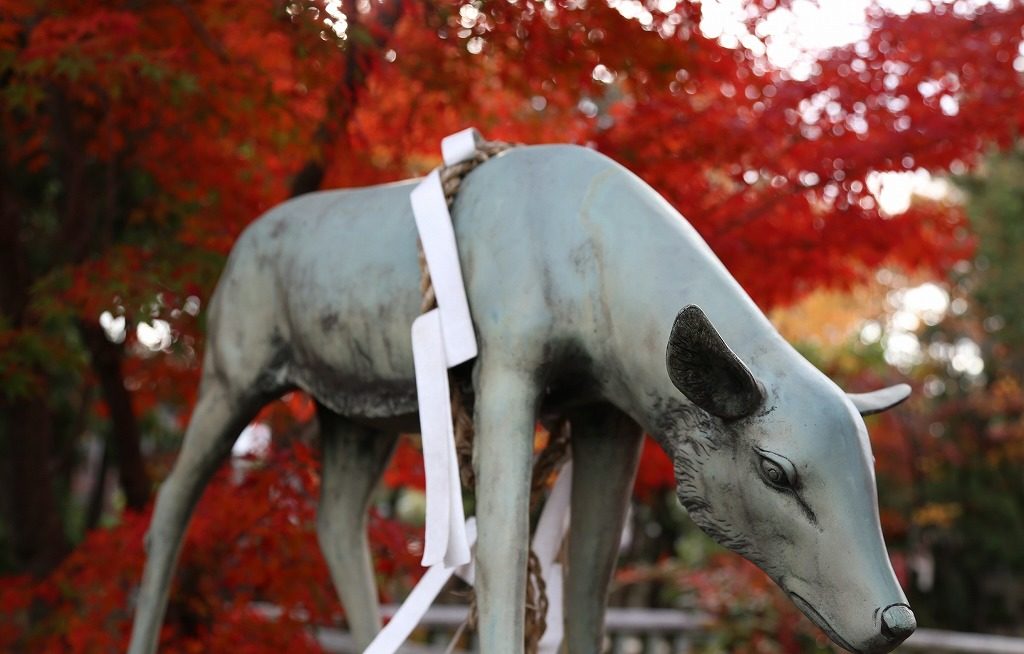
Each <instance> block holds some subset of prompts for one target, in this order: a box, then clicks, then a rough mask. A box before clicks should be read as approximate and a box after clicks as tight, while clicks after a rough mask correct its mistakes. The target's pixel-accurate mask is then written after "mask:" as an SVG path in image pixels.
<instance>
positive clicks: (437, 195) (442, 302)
mask: <svg viewBox="0 0 1024 654" xmlns="http://www.w3.org/2000/svg"><path fill="white" fill-rule="evenodd" d="M480 141H481V137H480V134H479V132H477V131H476V130H475V129H472V128H470V129H466V130H463V131H461V132H458V133H456V134H452V135H451V136H448V137H446V138H445V139H444V140H443V141H442V142H441V151H442V154H443V157H444V162H445V164H446V165H452V164H456V163H459V162H461V161H464V160H466V159H469V158H470V157H472V156H473V155H474V154H475V152H476V149H477V146H478V144H479V142H480ZM410 201H411V203H412V211H413V217H414V218H415V222H416V229H417V231H418V232H419V236H420V242H421V243H422V245H423V253H424V256H425V257H426V259H427V267H428V268H429V270H430V279H431V283H432V285H433V287H434V293H435V295H436V297H437V305H438V308H437V309H434V310H432V311H429V312H427V313H425V314H423V315H421V316H419V317H418V318H417V319H416V320H415V321H414V322H413V325H412V349H413V360H414V364H415V367H416V394H417V398H418V404H419V414H420V433H421V435H422V438H423V462H424V469H425V472H426V487H427V488H426V495H427V498H426V500H427V507H426V530H425V536H424V546H423V559H422V561H421V563H422V565H424V566H429V568H430V569H429V570H428V571H427V572H426V574H424V576H423V578H422V579H421V580H420V582H419V583H418V584H417V585H416V588H414V589H413V592H412V593H410V595H409V597H408V598H407V599H406V601H405V602H404V603H403V604H402V606H401V608H399V610H398V612H397V613H396V614H395V616H394V617H393V618H392V619H391V621H390V622H389V623H388V625H387V626H386V627H385V628H384V629H383V630H382V631H381V633H380V634H379V635H378V636H377V638H375V639H374V641H373V643H372V644H371V645H370V647H369V648H368V649H367V650H366V651H365V654H393V653H394V652H395V651H397V649H398V648H399V647H400V646H401V644H402V643H403V642H405V640H406V639H407V638H408V637H409V634H410V633H412V630H413V629H414V628H415V627H416V625H417V624H419V621H420V620H421V619H422V617H423V614H424V613H425V612H426V610H427V609H428V608H429V607H430V605H431V604H432V603H433V601H434V599H435V598H436V597H437V595H438V593H439V592H440V591H441V588H442V587H443V586H444V585H445V583H447V581H448V579H450V578H451V576H452V574H458V575H459V576H460V577H462V578H463V579H465V580H466V581H467V583H469V584H472V583H473V579H474V576H475V574H474V573H475V569H474V565H473V562H472V555H471V551H470V548H471V545H472V543H473V542H475V539H476V533H475V525H474V523H473V522H472V519H470V520H469V521H465V520H464V513H463V508H462V487H461V484H460V481H459V465H458V459H457V457H456V453H455V434H454V429H453V427H452V415H451V400H450V389H449V387H448V368H450V367H452V366H456V365H458V364H460V363H463V362H465V361H468V360H470V359H472V358H473V357H475V356H476V355H477V343H476V334H475V332H474V330H473V321H472V317H471V315H470V312H469V302H468V300H467V299H466V289H465V284H464V282H463V278H462V269H461V267H460V265H459V253H458V248H457V245H456V242H455V230H454V228H453V227H452V220H451V215H450V214H449V212H448V205H447V203H446V201H445V198H444V189H443V188H442V186H441V176H440V173H439V172H438V171H437V170H435V171H433V172H432V173H430V174H429V175H428V176H427V177H426V178H425V179H424V180H423V181H422V182H420V184H418V185H417V186H416V188H415V189H413V191H412V193H411V196H410ZM570 478H571V474H570V472H569V470H566V471H564V472H563V474H562V475H561V476H560V478H559V481H558V483H557V484H556V486H555V489H554V490H553V491H552V494H551V497H550V498H549V499H548V504H547V505H546V506H545V507H544V512H543V513H542V515H541V521H540V523H538V527H537V533H536V534H535V535H534V550H535V551H536V552H537V555H538V557H539V558H540V559H541V574H542V575H543V576H544V579H545V582H546V584H547V589H548V591H547V592H548V615H547V623H548V629H547V631H546V633H545V637H544V639H543V640H542V641H541V642H542V644H545V645H544V647H542V649H541V651H542V652H544V653H549V652H550V653H553V652H555V651H556V650H557V648H558V646H559V644H560V643H561V641H562V571H561V566H560V565H559V564H557V563H555V559H556V558H557V555H558V549H559V548H560V547H561V543H562V540H563V539H564V536H565V529H566V524H567V520H568V511H569V499H570V498H569V496H570V492H569V488H570V481H569V480H570ZM538 548H540V549H538Z"/></svg>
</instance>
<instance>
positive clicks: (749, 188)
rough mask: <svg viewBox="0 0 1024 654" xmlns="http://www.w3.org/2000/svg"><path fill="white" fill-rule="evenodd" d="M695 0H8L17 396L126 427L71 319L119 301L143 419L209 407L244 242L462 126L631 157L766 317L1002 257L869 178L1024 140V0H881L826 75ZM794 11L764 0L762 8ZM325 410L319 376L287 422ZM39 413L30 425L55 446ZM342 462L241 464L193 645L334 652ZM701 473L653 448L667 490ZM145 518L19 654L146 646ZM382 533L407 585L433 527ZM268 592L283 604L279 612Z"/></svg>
mask: <svg viewBox="0 0 1024 654" xmlns="http://www.w3.org/2000/svg"><path fill="white" fill-rule="evenodd" d="M663 4H664V3H646V4H643V5H641V4H640V3H609V2H591V3H579V2H556V3H538V2H532V1H526V2H524V1H519V2H506V3H501V2H498V3H484V4H479V3H478V4H464V3H462V2H457V3H456V2H448V1H446V0H430V1H428V2H411V1H409V0H385V1H384V2H378V3H352V2H345V3H342V4H339V3H335V2H328V1H326V0H287V1H285V0H275V1H274V2H271V3H267V4H263V5H259V6H252V5H250V4H248V3H237V2H231V1H229V0H196V1H194V2H181V1H177V0H175V1H171V2H163V3H138V2H129V1H128V0H114V1H111V2H105V3H103V4H102V6H99V5H97V4H96V3H93V2H85V1H83V0H53V1H49V2H41V1H38V0H36V1H28V2H25V1H19V2H15V1H13V0H0V105H2V107H3V111H0V130H2V142H3V144H4V147H3V148H2V149H0V166H2V174H3V178H4V180H5V184H4V185H3V187H2V188H0V200H2V202H0V206H2V209H3V211H2V216H0V220H2V222H0V311H2V315H0V392H2V395H3V397H4V398H5V399H4V402H6V403H17V402H26V403H27V402H30V401H31V402H37V403H41V404H42V405H43V406H46V407H48V408H50V409H52V410H53V412H56V409H53V407H50V406H49V405H50V404H51V403H58V400H55V399H53V398H55V397H57V398H58V399H59V401H60V402H66V403H70V404H75V403H77V405H76V406H78V405H82V404H86V405H88V406H90V407H91V406H93V405H96V406H98V407H104V408H102V409H100V410H96V411H92V412H90V415H91V416H93V417H94V418H96V419H100V420H101V419H104V418H105V417H106V416H107V415H108V414H109V413H110V411H109V410H108V409H107V408H106V404H98V398H97V397H96V395H95V394H93V393H92V392H91V390H90V389H91V387H92V386H94V385H95V383H96V382H95V376H96V373H95V372H94V371H90V370H88V369H86V365H87V364H86V363H85V359H86V358H87V357H85V356H83V354H82V352H81V346H80V344H79V343H78V342H77V341H76V340H75V338H74V337H73V336H69V331H73V330H69V329H68V325H69V324H73V323H74V322H75V321H78V320H81V321H84V322H89V323H94V322H95V320H96V318H97V316H98V315H100V314H101V313H102V312H105V311H107V312H110V314H111V316H113V317H114V318H115V319H116V318H122V317H123V318H124V319H125V327H124V337H125V339H126V342H125V346H124V348H123V349H124V352H125V353H126V357H125V359H124V361H123V366H122V371H121V374H122V375H123V380H122V381H123V385H124V386H125V387H126V388H127V389H129V390H130V391H131V400H132V406H133V408H134V411H135V412H136V413H137V414H139V415H144V416H154V415H156V414H157V413H159V412H163V413H167V414H170V415H172V416H174V417H175V419H176V420H177V422H178V424H179V426H180V425H181V424H183V423H184V421H185V419H186V418H187V416H188V412H189V407H190V405H191V402H192V400H193V398H194V392H195V385H196V378H197V372H198V366H199V361H200V355H199V353H200V352H201V351H202V328H201V324H202V319H201V318H202V314H201V308H200V307H202V306H204V304H205V301H206V299H208V297H209V293H210V290H211V287H212V284H213V281H214V280H215V278H216V275H217V272H218V270H219V268H220V266H221V264H222V261H223V255H224V253H226V252H227V251H228V250H229V249H230V247H231V244H232V243H233V241H234V239H235V237H236V236H237V235H238V234H239V232H240V231H241V230H242V229H243V228H244V227H245V226H246V225H247V224H248V223H249V222H250V221H251V220H253V219H254V218H255V217H256V216H257V215H259V213H260V212H261V211H263V210H266V209H267V208H269V207H270V206H272V205H274V204H275V203H277V202H279V201H281V200H283V199H285V198H286V197H288V196H289V195H290V194H292V193H294V192H297V191H301V190H313V189H316V188H328V187H338V186H359V185H366V184H372V183H378V182H384V181H390V180H394V179H398V178H402V177H406V176H409V175H415V174H419V173H422V172H424V171H425V170H428V169H429V168H430V167H432V166H434V165H436V164H437V163H438V155H437V143H438V140H439V139H440V138H441V137H442V136H444V135H446V134H448V133H450V132H453V131H455V130H457V129H461V128H462V127H464V126H466V125H468V124H473V125H476V126H478V127H479V128H481V129H482V131H483V132H484V133H485V134H487V135H488V136H489V137H491V138H497V139H506V140H512V141H521V142H527V143H536V142H549V141H571V142H576V143H580V144H586V145H589V146H591V147H595V148H597V149H599V150H601V151H602V152H604V153H606V154H608V155H609V156H611V157H613V158H614V159H616V160H618V161H620V162H622V163H623V164H625V165H626V166H627V167H629V168H630V169H631V170H633V171H635V172H636V173H637V174H638V175H640V176H641V177H642V178H643V179H645V180H646V181H648V182H650V183H651V184H652V185H654V187H655V188H656V189H657V190H658V191H659V192H661V193H662V194H663V195H664V196H665V197H666V198H667V199H668V200H669V201H670V202H671V203H672V204H673V205H674V206H675V207H677V208H678V209H680V210H681V211H682V213H684V214H685V215H686V216H687V217H688V219H689V220H690V221H691V222H692V223H693V224H694V225H695V226H696V227H697V229H698V230H699V231H700V232H701V234H702V235H703V236H704V237H705V238H706V239H707V240H708V241H709V243H710V244H711V246H712V248H713V249H714V250H715V251H716V253H718V255H719V256H720V257H721V258H722V259H723V261H724V262H725V263H726V265H727V266H728V267H729V268H730V270H731V271H732V272H733V273H734V274H735V275H736V276H737V278H738V279H739V280H740V282H741V283H742V284H743V285H744V287H745V288H747V289H748V290H749V292H750V293H751V295H752V296H753V297H754V298H755V300H756V301H758V302H759V303H760V304H761V305H762V306H765V307H769V306H772V305H777V304H782V303H786V302H790V301H793V300H795V299H797V298H799V297H801V296H802V295H803V294H805V293H807V292H809V291H811V290H813V289H816V288H821V287H828V286H832V287H844V286H848V285H851V284H854V283H856V282H858V281H861V280H863V279H864V278H865V277H866V276H867V275H869V274H870V273H871V272H872V271H873V270H874V269H875V268H876V267H878V266H880V265H900V266H905V267H909V268H917V269H924V270H936V271H938V270H944V269H946V268H948V267H949V266H950V265H951V264H952V263H953V262H955V261H957V260H959V259H962V258H964V257H965V256H967V255H968V254H969V253H970V250H971V240H970V238H969V236H968V234H967V231H966V225H965V222H964V219H963V217H962V215H961V214H960V212H959V211H958V210H957V209H956V208H954V207H950V206H945V205H939V204H930V205H922V206H919V207H914V208H913V209H912V210H911V211H909V212H908V213H906V214H903V215H901V216H898V217H889V216H885V215H883V214H882V213H881V212H880V211H879V208H878V206H877V203H876V202H875V200H874V198H873V196H872V195H871V193H870V191H869V189H868V188H867V185H866V177H867V176H868V175H869V174H870V173H871V172H875V171H886V170H908V169H915V168H917V167H924V168H927V169H929V170H933V171H944V170H948V169H950V168H954V169H958V168H959V167H961V166H971V165H973V164H975V163H976V162H977V159H978V156H979V154H980V153H982V152H983V151H984V150H985V149H986V148H989V147H993V146H994V147H1002V146H1005V145H1007V144H1008V143H1009V142H1010V140H1011V139H1013V138H1015V137H1016V136H1017V135H1018V134H1019V133H1020V132H1021V128H1022V127H1024V109H1022V108H1024V104H1022V103H1021V102H1020V96H1021V76H1020V74H1019V73H1018V72H1017V71H1016V70H1015V69H1014V61H1015V58H1016V57H1017V54H1016V53H1017V52H1018V51H1019V46H1020V42H1021V28H1022V26H1024V6H1022V5H1021V4H1020V3H1010V4H1009V7H1008V8H1007V9H998V8H995V7H982V8H979V9H977V10H973V13H972V15H962V14H960V13H957V12H955V11H953V9H952V8H950V7H948V6H945V5H937V6H936V7H934V8H933V9H932V10H931V11H929V12H923V13H913V14H911V15H909V16H905V17H901V16H891V15H886V14H884V13H882V12H880V11H875V12H873V13H872V15H871V16H870V19H869V23H870V27H871V32H870V35H869V36H868V38H867V40H866V41H865V42H864V43H863V44H857V45H855V46H849V47H843V48H839V49H837V50H835V51H833V52H831V53H827V54H826V55H825V57H824V58H823V59H822V60H821V61H820V62H819V63H818V67H817V69H816V70H815V71H814V72H813V74H812V75H811V76H810V78H808V79H807V80H800V79H793V78H792V77H791V76H790V75H788V74H787V73H786V72H785V71H778V70H773V69H771V67H770V66H768V65H767V63H766V61H765V60H764V58H763V56H762V55H759V54H757V53H755V52H753V51H750V50H748V49H745V48H742V47H739V48H729V47H724V46H722V45H721V44H719V43H718V42H716V41H715V40H714V39H710V38H707V37H705V36H704V35H703V34H702V33H701V31H700V29H699V21H700V18H701V6H700V5H699V4H697V3H693V2H681V3H679V4H676V5H675V6H673V7H672V8H671V9H668V10H663V9H662V8H659V7H663ZM775 4H776V3H775V2H769V1H768V0H764V1H763V2H759V3H751V9H752V10H751V14H750V24H751V25H752V26H753V25H756V23H757V22H758V21H759V20H761V19H762V18H763V17H764V16H765V15H767V14H768V13H769V12H771V11H773V10H774V8H775ZM627 5H629V6H630V7H632V8H633V9H630V10H627V8H626V6H627ZM634 5H635V6H634ZM633 10H636V13H633V14H630V11H633ZM951 102H952V103H955V107H956V110H955V111H953V110H951V107H952V106H953V105H951ZM8 180H10V183H9V184H8V183H7V181H8ZM190 307H192V309H195V310H192V309H190ZM197 311H199V315H198V316H197V315H196V314H197ZM241 319H244V317H241ZM155 320H162V321H166V323H167V324H168V325H169V331H170V334H169V341H168V342H167V343H166V344H162V345H161V346H160V347H158V348H148V347H146V346H144V344H142V343H140V342H139V340H138V337H137V332H136V329H135V328H136V327H137V326H138V325H139V324H141V323H152V322H153V321H155ZM65 386H71V387H73V388H72V389H71V390H60V392H58V391H56V390H54V389H58V388H59V389H64V387H65ZM78 408H81V407H80V406H78ZM0 410H2V411H3V412H4V413H2V414H0V415H4V416H6V415H9V413H8V405H7V404H2V405H0ZM312 413H313V407H312V404H311V403H310V401H309V399H308V398H305V397H304V396H302V395H294V396H292V397H290V398H289V399H288V401H287V402H286V404H285V406H284V408H281V407H280V406H278V407H277V408H275V409H272V410H271V411H270V412H269V413H267V414H264V415H263V416H261V419H262V420H266V421H268V422H270V423H271V424H272V425H273V426H275V427H276V426H278V425H279V424H283V422H281V421H282V420H283V419H282V417H281V415H282V414H290V415H292V416H296V417H298V418H299V419H302V420H308V419H310V417H311V415H312ZM10 415H13V413H11V414H10ZM49 418H50V419H49V422H48V423H47V424H51V425H58V426H60V425H64V424H65V423H71V422H72V421H68V420H65V421H63V422H62V421H61V420H58V418H57V417H56V416H55V415H51V416H49ZM154 420H155V418H154ZM19 428H20V426H19ZM65 428H67V427H65ZM67 429H70V428H67ZM30 431H31V434H30V435H29V436H25V435H23V434H22V433H21V432H20V431H19V432H18V433H17V434H16V436H17V438H18V439H27V438H29V437H31V436H35V435H37V434H39V433H42V430H37V429H35V428H33V429H32V430H29V429H28V428H26V429H25V432H26V434H28V433H29V432H30ZM80 431H81V430H79V432H80ZM79 432H73V433H69V434H67V435H66V438H65V440H66V441H70V442H74V441H75V439H77V438H78V436H79ZM992 437H993V438H997V437H1000V435H999V434H993V435H992ZM12 438H13V437H12ZM18 442H20V440H19V441H18ZM53 458H59V457H57V456H56V455H55V456H54V457H53ZM312 459H313V454H312V453H311V452H309V451H308V450H306V449H304V448H303V446H302V445H295V446H294V447H293V448H289V449H287V450H282V451H278V450H275V451H274V454H273V455H272V457H271V459H269V460H268V461H267V462H263V463H259V464H257V465H256V467H255V468H252V469H250V470H249V471H248V472H247V473H246V474H245V475H244V477H243V478H242V479H241V481H237V480H233V479H232V478H231V474H230V473H228V472H224V473H223V474H221V475H220V476H219V477H218V479H217V480H216V482H215V483H214V484H213V485H212V486H211V488H210V490H209V491H208V493H207V496H206V498H205V499H204V501H203V503H202V505H201V507H200V509H199V511H198V512H197V517H196V520H195V522H194V524H193V526H192V530H191V532H190V537H189V543H188V544H187V545H186V548H185V553H184V557H183V560H182V566H181V569H180V570H179V574H178V589H177V590H176V591H175V594H174V598H175V599H174V600H173V602H174V604H173V606H172V610H171V612H170V613H169V616H168V621H167V630H166V634H165V642H166V644H167V646H168V648H169V649H168V651H172V649H171V648H177V649H180V650H181V651H199V650H201V649H203V650H206V649H209V650H211V651H254V652H255V651H267V650H268V649H271V648H277V649H288V650H289V651H292V650H298V649H301V648H307V647H313V646H312V644H311V643H310V642H309V640H308V638H307V637H306V635H305V631H304V629H305V627H306V625H308V623H309V622H312V621H315V622H332V621H334V620H335V618H336V615H335V612H336V609H337V604H336V601H335V600H334V598H333V594H332V592H331V591H330V588H329V584H328V583H327V575H326V571H325V569H324V567H323V564H322V563H321V561H320V558H319V554H318V553H317V551H316V544H315V536H314V535H313V533H312V525H313V524H314V518H313V516H314V513H313V512H314V508H313V506H314V504H313V501H314V499H315V494H316V479H317V476H316V474H317V473H316V468H315V465H314V464H313V462H312ZM43 463H44V464H45V463H46V462H45V461H44V462H43ZM396 464H397V466H398V467H397V468H393V469H392V471H390V472H389V473H388V475H387V476H386V479H385V481H386V483H387V484H388V485H389V486H391V487H398V486H413V487H416V488H421V487H422V470H421V469H420V468H419V467H418V466H419V459H418V455H417V452H416V450H415V448H414V447H413V446H412V445H410V444H409V443H408V442H403V443H402V444H401V445H400V446H399V449H398V452H397V454H396ZM39 469H40V470H49V468H48V467H47V466H46V465H43V464H40V466H39ZM672 484H673V482H672V479H671V471H670V469H669V466H668V463H667V459H666V458H665V457H664V455H663V454H662V453H660V451H658V450H657V449H655V448H654V447H653V446H652V445H651V444H650V442H648V443H647V444H646V445H645V451H644V455H643V459H642V464H641V469H640V472H639V476H638V496H639V497H640V498H641V499H644V498H647V497H651V496H652V495H653V494H655V493H657V492H660V491H663V490H665V489H668V488H670V487H671V485H672ZM24 490H25V489H16V491H17V493H19V495H18V496H19V497H21V495H20V493H21V492H22V491H24ZM269 499H272V500H273V501H269ZM145 522H146V517H145V516H139V515H135V514H131V513H127V514H125V515H124V516H123V517H122V522H121V524H120V526H119V527H117V528H116V529H112V530H97V531H93V532H91V533H90V534H89V535H88V536H87V538H86V539H85V540H84V541H83V542H82V543H81V544H80V545H79V546H78V547H77V548H76V549H75V550H74V552H73V553H72V554H71V555H70V556H69V557H68V558H67V559H65V560H64V561H63V563H61V565H60V567H59V568H57V569H56V570H55V571H54V572H53V573H52V574H50V575H49V576H47V577H45V578H44V579H42V580H29V579H27V578H25V577H20V576H19V577H10V578H6V579H5V580H4V581H3V582H2V584H3V586H2V591H0V609H4V610H3V611H2V612H0V614H2V617H0V647H9V648H23V649H29V650H31V651H106V650H116V649H118V648H120V646H121V643H122V642H123V637H124V633H125V629H126V628H127V620H128V618H129V612H130V594H131V592H132V588H133V586H134V584H135V583H136V582H137V579H138V570H139V566H140V565H141V557H142V553H141V552H142V551H141V548H140V545H139V543H140V538H141V534H142V532H143V530H144V525H145ZM372 524H373V527H372V529H373V536H374V543H375V546H376V547H377V548H378V550H379V553H380V554H381V556H378V558H377V561H378V565H379V566H381V569H380V572H381V574H382V575H383V574H386V575H389V576H395V575H397V576H404V577H405V578H407V579H408V578H413V577H415V575H416V574H417V573H418V569H417V567H416V566H415V565H414V564H415V561H414V557H412V556H411V555H410V556H409V557H408V559H406V558H405V557H406V554H407V553H408V552H409V547H408V543H409V542H410V541H414V540H415V537H414V535H411V534H409V533H408V532H407V530H406V529H405V528H404V527H403V526H402V525H401V524H400V523H397V522H394V521H391V520H384V519H375V520H374V521H373V523H372ZM385 554H386V555H387V556H385ZM264 599H265V600H267V601H271V602H273V603H274V604H275V605H277V606H279V607H281V608H282V609H283V611H284V613H283V614H282V617H280V618H278V619H277V620H276V621H268V619H267V618H266V616H263V615H260V614H258V613H254V612H253V610H252V607H251V602H252V601H254V600H264ZM39 616H42V617H39ZM300 616H301V617H300ZM30 617H31V618H32V620H29V618H30ZM200 643H202V645H201V644H200Z"/></svg>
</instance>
